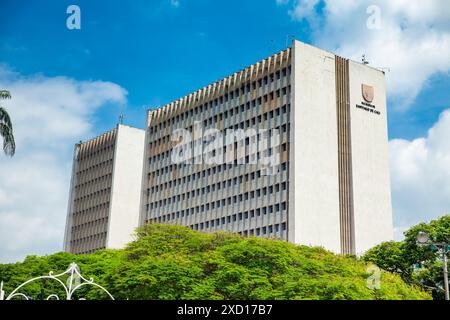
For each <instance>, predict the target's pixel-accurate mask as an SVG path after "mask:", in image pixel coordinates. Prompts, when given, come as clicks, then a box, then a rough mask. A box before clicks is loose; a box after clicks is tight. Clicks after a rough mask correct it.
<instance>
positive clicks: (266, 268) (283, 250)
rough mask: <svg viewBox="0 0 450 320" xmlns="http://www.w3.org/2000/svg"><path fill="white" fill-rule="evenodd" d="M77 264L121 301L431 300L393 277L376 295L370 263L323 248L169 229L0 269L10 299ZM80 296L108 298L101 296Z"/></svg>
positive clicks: (156, 227) (33, 291)
mask: <svg viewBox="0 0 450 320" xmlns="http://www.w3.org/2000/svg"><path fill="white" fill-rule="evenodd" d="M73 261H74V262H76V263H77V264H78V265H79V266H80V268H81V272H82V274H83V276H86V277H93V278H94V280H95V281H96V283H98V284H100V285H102V286H104V287H105V288H107V289H108V291H110V292H111V294H112V295H113V296H114V297H115V298H116V299H430V298H431V297H430V295H429V294H428V293H426V292H424V291H423V290H421V289H420V288H417V287H415V286H414V285H408V284H405V283H404V282H403V281H402V280H401V279H400V277H399V276H398V275H395V274H392V273H390V272H387V271H382V274H381V279H380V281H381V282H380V287H379V289H370V288H368V286H367V285H366V283H367V278H368V277H369V276H370V273H368V271H367V265H366V264H365V263H363V262H361V261H358V260H357V259H356V258H355V257H350V256H341V255H335V254H333V253H331V252H329V251H326V250H325V249H323V248H317V247H306V246H299V245H294V244H291V243H287V242H284V241H281V240H272V239H261V238H256V237H248V238H244V237H240V236H238V235H233V234H229V233H224V232H219V233H202V232H197V231H193V230H191V229H189V228H187V227H182V226H174V225H163V224H149V225H146V226H144V227H142V228H140V229H138V230H137V232H136V240H135V241H133V242H131V243H130V244H129V245H128V246H127V247H126V248H125V249H123V250H101V251H97V252H96V253H93V254H88V255H73V254H70V253H57V254H53V255H48V256H43V257H37V256H29V257H27V258H26V259H25V261H23V262H21V263H14V264H3V265H0V279H2V280H3V281H4V282H5V290H6V292H7V293H10V292H11V291H12V290H13V289H14V288H15V287H16V286H17V285H19V284H21V283H22V282H23V281H25V280H27V279H29V278H30V277H32V276H40V275H43V274H46V273H48V271H50V270H53V271H55V272H61V271H64V270H65V269H66V268H67V267H68V266H69V264H70V263H71V262H73ZM52 286H53V287H52ZM40 287H42V284H38V283H35V284H32V285H30V286H29V287H28V289H27V290H28V291H27V292H28V294H29V295H30V296H33V297H38V296H39V294H40V293H41V291H40ZM54 290H58V286H57V284H50V283H46V284H45V287H44V291H45V295H48V294H50V293H52V292H50V291H54ZM81 294H83V295H86V297H88V298H96V299H103V298H106V297H105V295H104V294H103V295H102V294H101V293H100V292H99V291H96V290H90V291H89V292H87V291H86V292H81V293H80V295H81Z"/></svg>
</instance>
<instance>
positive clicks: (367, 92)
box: [362, 84, 374, 103]
mask: <svg viewBox="0 0 450 320" xmlns="http://www.w3.org/2000/svg"><path fill="white" fill-rule="evenodd" d="M373 95H374V92H373V87H372V86H369V85H367V84H363V85H362V96H363V98H364V100H366V102H368V103H371V102H372V101H373Z"/></svg>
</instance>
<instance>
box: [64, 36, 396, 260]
mask: <svg viewBox="0 0 450 320" xmlns="http://www.w3.org/2000/svg"><path fill="white" fill-rule="evenodd" d="M384 78H385V77H384V73H383V72H382V71H380V70H378V69H375V68H372V67H370V66H368V65H365V64H361V63H358V62H354V61H349V60H347V59H344V58H341V57H339V56H336V55H334V54H332V53H329V52H326V51H323V50H320V49H318V48H315V47H312V46H310V45H307V44H304V43H301V42H299V41H294V42H293V44H292V47H291V48H288V49H286V50H284V51H282V52H280V53H278V54H275V55H274V56H271V57H269V58H266V59H264V60H262V61H260V62H257V63H256V64H253V65H251V66H249V67H246V68H245V69H243V70H241V71H239V72H236V73H234V74H232V75H230V76H228V77H226V78H224V79H222V80H219V81H217V82H215V83H213V84H211V85H208V86H206V87H204V88H202V89H200V90H198V91H196V92H193V93H191V94H189V95H187V96H185V97H183V98H180V99H178V100H176V101H173V102H171V103H169V104H167V105H165V106H163V107H161V108H158V109H156V110H149V111H148V114H147V127H146V130H145V134H144V131H140V130H137V129H132V128H129V127H125V126H119V127H118V128H116V129H115V130H113V131H111V132H108V133H106V134H104V135H102V136H100V137H98V138H95V139H93V140H91V141H88V142H86V143H83V144H80V145H77V147H76V150H75V158H74V169H73V174H72V185H71V193H70V202H69V210H68V211H69V213H68V219H67V227H66V228H67V230H66V241H65V249H66V250H67V251H71V252H75V253H84V252H92V251H94V250H96V249H100V248H105V247H106V248H110V247H111V248H118V247H122V246H123V245H124V244H125V243H126V242H128V241H129V240H131V237H130V234H131V233H132V232H133V229H134V228H135V227H136V226H138V225H143V224H145V223H152V222H160V223H173V224H181V225H186V226H189V227H191V228H193V229H196V230H202V231H216V230H228V231H232V232H236V233H239V234H242V235H244V236H259V237H271V238H279V239H284V240H286V241H289V242H292V243H297V244H305V245H313V246H323V247H325V248H327V249H329V250H331V251H334V252H336V253H345V254H348V253H350V254H361V253H362V252H364V251H365V250H367V249H369V248H371V247H373V246H374V245H376V244H379V243H380V242H382V241H386V240H390V239H392V238H393V228H392V213H391V211H392V210H391V193H390V178H389V165H388V137H387V117H386V116H387V114H386V112H387V110H386V91H385V79H384ZM198 127H200V129H201V130H198ZM181 129H183V130H181ZM207 129H215V130H216V131H215V132H216V134H217V132H219V133H224V136H226V137H227V138H228V137H229V134H228V132H232V133H236V132H241V133H242V132H244V134H243V135H239V134H236V135H231V137H232V139H231V141H230V140H227V139H223V140H220V139H212V140H213V141H214V140H217V141H219V140H220V141H222V142H223V141H225V142H224V143H223V144H218V145H214V146H215V149H214V150H212V151H211V149H209V148H208V146H211V143H210V141H211V136H206V134H205V133H206V132H207V131H208V130H207ZM265 129H266V130H270V131H268V132H270V133H271V135H270V139H269V140H268V142H267V145H265V147H264V148H262V149H261V148H259V147H260V145H264V143H261V141H260V140H258V139H256V140H257V142H256V145H257V146H258V148H256V149H254V148H253V146H254V145H255V140H254V138H255V136H254V135H251V134H250V135H248V134H247V133H248V132H249V131H251V130H256V131H257V132H258V135H256V138H258V137H260V136H259V132H263V131H264V130H265ZM180 130H181V131H182V132H187V133H192V134H191V138H192V139H193V141H188V142H186V141H184V142H182V143H180V139H179V138H180V137H183V136H182V135H181V136H178V135H177V134H174V133H176V132H178V131H180ZM219 135H220V134H218V136H219ZM144 136H145V141H144ZM274 137H276V139H273V138H274ZM216 138H217V136H216ZM235 138H236V139H235ZM181 140H182V139H181ZM205 144H206V148H204V146H205ZM180 145H181V146H184V147H186V146H187V147H188V148H185V149H183V148H181V149H180ZM191 147H192V153H187V154H189V156H187V157H185V159H186V161H184V162H183V161H182V162H179V161H174V159H176V157H174V155H177V154H178V152H179V151H180V150H184V151H185V150H191V149H190V148H191ZM206 150H207V151H208V152H206ZM184 151H183V152H184ZM206 153H209V155H211V154H213V155H214V156H218V158H220V156H221V155H223V158H222V159H223V161H216V162H208V161H206V160H205V159H206V157H205V154H206ZM230 155H231V157H229V156H230ZM213 158H214V157H213ZM267 158H269V159H271V160H276V161H272V162H270V165H271V166H269V167H268V166H267V163H266V162H264V163H263V161H262V160H264V159H267ZM254 159H256V160H257V161H256V162H254V161H252V160H254ZM268 169H270V170H268ZM272 169H275V170H272ZM139 211H140V212H139ZM138 212H139V213H138Z"/></svg>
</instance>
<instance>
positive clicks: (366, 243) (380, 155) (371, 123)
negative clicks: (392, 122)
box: [349, 61, 393, 254]
mask: <svg viewBox="0 0 450 320" xmlns="http://www.w3.org/2000/svg"><path fill="white" fill-rule="evenodd" d="M349 69H350V70H349V71H350V115H351V140H352V163H353V198H354V217H355V220H354V221H355V244H356V253H357V254H361V253H363V252H364V251H366V250H367V249H370V248H371V247H373V246H375V245H377V244H379V243H380V242H383V241H387V240H391V239H393V227H392V208H391V190H390V179H389V157H388V135H387V112H386V111H387V110H386V89H385V77H384V74H383V72H381V71H379V70H377V69H374V68H371V67H368V66H365V65H362V64H360V63H356V62H353V61H350V64H349ZM362 84H366V85H370V86H373V87H374V100H373V102H372V103H371V104H372V105H374V106H375V110H376V111H378V112H380V114H375V113H372V112H370V111H366V110H362V109H359V108H357V107H356V105H363V104H362V102H363V101H364V99H363V96H362V89H361V85H362Z"/></svg>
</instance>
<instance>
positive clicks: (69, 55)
mask: <svg viewBox="0 0 450 320" xmlns="http://www.w3.org/2000/svg"><path fill="white" fill-rule="evenodd" d="M71 4H76V5H78V6H79V7H80V9H81V30H69V29H67V27H66V19H67V17H68V14H67V13H66V9H67V7H68V6H69V5H71ZM373 4H375V5H376V7H377V8H378V9H379V13H380V21H381V27H380V28H377V29H375V30H374V29H370V28H369V27H368V26H367V24H366V21H367V19H368V18H369V17H370V16H371V14H370V13H368V10H369V6H371V5H373ZM448 8H450V7H449V6H448V3H446V1H445V0H430V1H426V2H424V1H418V0H411V1H404V0H398V1H388V0H379V1H375V0H374V1H368V0H367V1H366V0H363V1H343V0H339V1H336V0H335V1H329V0H298V1H297V0H261V1H256V0H255V1H251V0H240V1H236V0H228V1H219V0H215V1H212V0H152V1H148V0H146V1H144V0H133V1H119V0H109V1H100V0H97V1H92V0H90V1H88V0H71V1H63V0H58V1H51V0H40V1H37V0H35V1H31V0H3V1H2V19H1V20H0V87H1V86H4V87H7V88H8V89H10V90H11V92H12V94H13V97H14V98H15V99H13V100H11V101H9V102H7V103H6V106H7V107H8V109H9V110H10V113H11V114H12V116H13V120H15V123H16V128H15V130H16V134H17V139H18V146H19V149H18V153H17V155H16V157H15V159H6V158H5V157H0V166H2V167H3V168H6V169H5V170H10V171H11V172H15V175H14V178H11V177H8V178H6V177H0V240H2V239H3V240H5V239H6V238H7V237H13V238H14V237H16V238H15V244H14V245H13V244H11V245H3V246H1V245H0V262H1V261H15V260H17V259H21V258H23V257H24V255H25V254H26V253H29V252H30V251H31V252H35V253H39V254H42V253H48V252H54V251H57V250H59V249H60V247H61V242H62V229H63V227H64V220H65V210H66V200H67V191H68V177H69V172H70V163H71V152H72V147H73V144H74V143H75V142H77V141H79V140H80V139H86V138H89V137H92V136H94V135H96V134H99V133H101V132H103V131H105V130H108V129H111V128H112V127H114V125H115V124H116V122H117V119H118V116H119V114H120V113H122V112H123V113H124V114H125V123H126V124H129V125H133V126H137V127H143V126H144V121H145V109H146V108H147V107H156V106H159V105H163V104H165V103H167V102H170V101H172V100H174V99H176V98H178V97H180V96H183V95H185V94H187V93H189V92H192V91H193V90H195V89H198V88H201V87H203V86H205V85H207V84H209V83H211V82H213V81H216V80H218V79H220V78H222V77H224V76H227V75H229V74H231V73H233V72H234V71H237V70H239V69H241V68H243V67H245V66H247V65H250V64H252V63H254V62H256V61H258V60H260V59H262V58H265V57H266V56H268V55H271V54H273V53H275V52H278V51H279V50H282V49H284V48H285V45H286V37H287V36H289V35H293V34H294V35H295V37H296V38H297V39H299V40H301V41H304V42H307V43H311V44H313V45H317V46H319V47H321V48H324V49H327V50H330V51H333V52H337V53H339V54H341V55H343V56H345V57H348V58H353V59H356V60H359V59H360V57H361V54H362V53H366V55H367V57H368V60H369V61H370V62H371V65H373V66H375V67H389V68H390V72H387V74H386V78H387V84H388V93H389V97H388V108H389V112H388V118H389V136H390V148H391V176H392V189H393V207H394V225H395V227H396V232H397V237H398V235H399V234H401V231H403V230H404V229H406V228H407V227H409V226H410V225H412V224H414V223H417V222H419V221H423V220H429V219H431V218H435V217H437V216H439V215H442V214H443V213H445V212H450V210H449V209H450V200H447V199H450V182H448V181H450V173H448V172H450V169H447V168H450V161H448V160H446V161H444V162H443V160H442V159H443V157H442V155H444V158H445V159H447V158H446V157H447V156H448V159H450V146H448V145H447V144H446V143H445V141H446V140H447V136H450V130H447V128H448V127H449V126H450V120H448V119H447V118H449V116H448V112H447V111H446V110H448V109H449V108H450V90H449V88H450V75H449V70H450V9H448ZM30 123H33V127H32V128H30ZM430 129H431V130H430ZM19 143H20V144H19ZM25 149H26V150H27V151H26V150H25ZM30 158H31V159H34V167H33V168H34V169H33V171H30V170H31V169H28V171H27V170H25V169H24V167H25V166H27V168H28V167H29V159H30ZM447 165H448V166H447ZM429 168H436V170H435V171H433V172H429V170H430V169H429ZM19 173H22V174H23V175H22V176H21V175H20V174H19ZM49 176H51V177H52V179H51V181H50V182H46V183H45V184H43V183H42V181H43V180H44V179H45V180H48V179H47V177H49ZM31 179H33V181H35V182H36V184H35V186H30V180H31ZM24 184H26V185H27V188H24ZM424 186H428V187H424ZM13 195H18V197H19V196H20V197H22V198H23V197H25V198H30V199H35V201H36V202H37V203H38V205H34V206H32V205H29V206H26V205H25V204H20V205H17V202H16V203H13V201H12V200H10V199H11V198H13ZM49 195H51V196H49ZM42 199H46V201H44V202H45V203H42V202H43V201H42ZM412 199H414V200H412ZM23 221H29V223H28V225H25V226H24V225H23V224H22V223H23ZM36 226H40V228H41V230H46V231H45V232H41V234H37V233H36V231H34V230H35V229H36ZM2 231H3V232H2ZM27 232H28V233H30V234H31V235H26V234H28V233H27ZM42 233H43V234H45V236H43V235H42ZM2 234H3V236H2ZM17 237H21V238H20V239H17ZM0 242H2V241H0Z"/></svg>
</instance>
